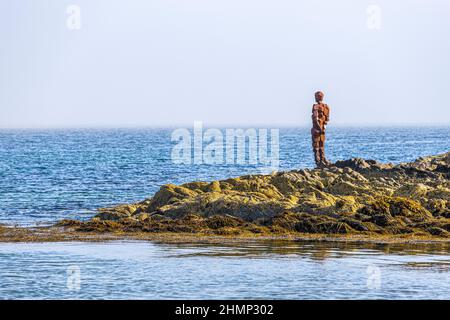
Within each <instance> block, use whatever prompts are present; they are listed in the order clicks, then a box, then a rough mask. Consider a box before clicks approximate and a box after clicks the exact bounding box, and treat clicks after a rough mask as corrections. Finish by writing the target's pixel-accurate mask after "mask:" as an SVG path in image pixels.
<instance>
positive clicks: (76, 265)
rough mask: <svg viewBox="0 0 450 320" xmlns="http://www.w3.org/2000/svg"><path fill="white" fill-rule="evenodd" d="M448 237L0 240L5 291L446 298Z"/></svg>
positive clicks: (1, 294)
mask: <svg viewBox="0 0 450 320" xmlns="http://www.w3.org/2000/svg"><path fill="white" fill-rule="evenodd" d="M448 250H449V248H448V245H433V246H417V245H416V246H411V245H408V246H405V245H356V244H353V245H352V244H331V243H329V244H325V243H311V242H295V243H287V242H273V241H272V242H260V243H254V242H252V243H233V244H229V245H227V244H223V245H211V244H162V243H155V242H144V241H125V242H124V241H115V242H106V243H79V242H75V243H20V244H10V243H6V244H0V298H1V299H92V298H100V299H450V258H449V256H448Z"/></svg>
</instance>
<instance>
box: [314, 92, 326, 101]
mask: <svg viewBox="0 0 450 320" xmlns="http://www.w3.org/2000/svg"><path fill="white" fill-rule="evenodd" d="M314 96H315V98H316V102H317V103H321V102H322V101H323V97H324V94H323V92H322V91H317V92H316V93H315V94H314Z"/></svg>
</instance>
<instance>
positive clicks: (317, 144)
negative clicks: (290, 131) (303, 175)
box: [312, 135, 321, 165]
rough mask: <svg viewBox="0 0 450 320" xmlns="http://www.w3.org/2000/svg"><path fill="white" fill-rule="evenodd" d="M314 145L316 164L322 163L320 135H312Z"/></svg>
mask: <svg viewBox="0 0 450 320" xmlns="http://www.w3.org/2000/svg"><path fill="white" fill-rule="evenodd" d="M312 147H313V152H314V161H315V162H316V165H319V163H320V160H321V159H320V136H317V135H312Z"/></svg>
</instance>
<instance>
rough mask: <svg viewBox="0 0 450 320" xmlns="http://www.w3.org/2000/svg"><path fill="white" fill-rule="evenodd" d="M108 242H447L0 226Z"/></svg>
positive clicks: (52, 237)
mask: <svg viewBox="0 0 450 320" xmlns="http://www.w3.org/2000/svg"><path fill="white" fill-rule="evenodd" d="M110 241H148V242H158V243H167V244H169V243H198V244H200V243H205V244H233V243H242V242H246V243H251V242H267V241H276V242H288V243H295V242H311V243H318V242H321V243H330V244H331V243H337V244H343V243H349V244H361V245H368V244H374V245H377V244H380V245H382V244H398V245H449V247H450V239H449V238H441V237H430V236H417V235H402V236H398V235H362V234H352V235H338V234H311V233H293V234H282V235H270V234H263V235H257V234H251V233H247V234H240V235H217V234H206V233H199V234H192V233H183V232H179V233H175V232H162V233H149V232H102V233H98V232H79V231H76V230H75V229H74V228H64V227H54V226H52V227H24V228H18V227H11V226H2V227H1V229H0V243H52V242H110Z"/></svg>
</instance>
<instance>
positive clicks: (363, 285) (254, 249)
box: [0, 127, 450, 299]
mask: <svg viewBox="0 0 450 320" xmlns="http://www.w3.org/2000/svg"><path fill="white" fill-rule="evenodd" d="M171 132H172V131H171V130H169V129H166V130H163V129H158V130H156V129H133V130H131V129H121V130H0V223H7V224H21V225H35V224H40V223H51V222H54V221H56V220H59V219H62V218H79V219H88V218H90V217H91V216H92V215H93V214H94V213H95V209H96V208H98V207H103V206H111V205H115V204H119V203H129V202H134V201H139V200H142V199H144V198H147V197H149V196H151V195H152V194H153V193H154V192H155V191H157V190H158V188H159V186H160V185H162V184H165V183H183V182H188V181H191V180H213V179H221V178H227V177H230V176H239V175H242V174H248V173H260V171H261V168H260V167H258V166H257V165H215V166H210V165H189V166H188V165H175V164H173V163H172V161H171V150H172V146H173V143H171V141H170V137H171ZM449 150H450V127H439V128H437V127H435V128H424V127H422V128H330V129H329V132H328V144H327V152H328V155H329V158H330V159H331V160H333V161H335V160H339V159H346V158H349V157H363V158H371V159H376V160H380V161H390V162H394V163H398V162H402V161H409V160H413V159H415V158H417V157H419V156H425V155H431V154H437V153H443V152H447V151H449ZM280 161H281V163H280V166H281V169H282V170H288V169H296V168H304V167H312V166H313V159H312V155H311V147H310V137H309V129H306V128H305V129H281V130H280ZM449 268H450V254H449V248H448V247H440V246H433V247H405V246H400V247H395V246H394V247H393V246H361V245H336V244H317V243H316V244H313V243H289V244H287V243H279V242H270V243H245V244H244V243H242V244H233V245H230V246H227V245H221V246H213V245H208V244H197V245H193V244H184V245H181V244H179V245H174V244H159V243H149V242H108V243H50V244H49V243H32V244H29V243H23V244H11V243H5V244H0V298H3V299H15V298H32V299H34V298H36V299H55V298H64V299H66V298H67V299H72V298H75V299H78V298H81V299H85V298H102V299H108V298H118V299H127V298H133V299H134V298H136V299H146V298H149V299H166V298H174V299H177V298H189V299H215V298H217V299H219V298H222V299H226V298H230V299H232V298H269V299H271V298H273V299H278V298H282V299H315V298H318V299H337V298H354V299H366V298H370V299H378V298H385V299H409V298H416V299H450V269H449Z"/></svg>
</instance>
